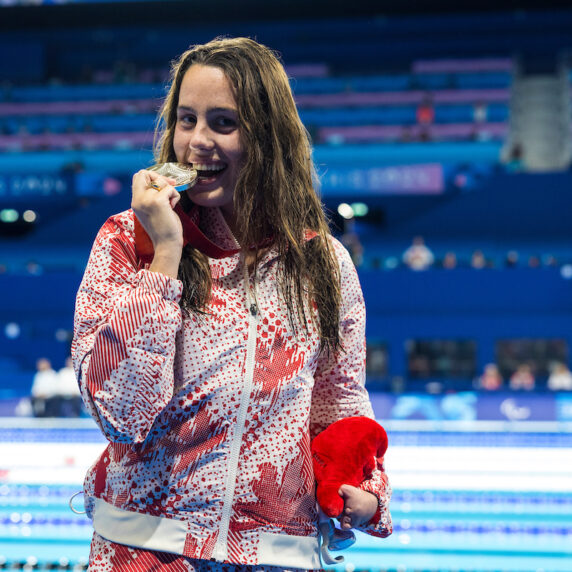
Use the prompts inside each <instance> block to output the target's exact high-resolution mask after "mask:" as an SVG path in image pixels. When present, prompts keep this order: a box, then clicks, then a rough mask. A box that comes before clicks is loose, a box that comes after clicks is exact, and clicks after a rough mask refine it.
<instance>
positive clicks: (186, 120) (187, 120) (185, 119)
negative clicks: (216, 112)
mask: <svg viewBox="0 0 572 572" xmlns="http://www.w3.org/2000/svg"><path fill="white" fill-rule="evenodd" d="M179 122H180V123H182V124H183V125H194V124H195V118H194V117H193V116H192V115H183V116H181V117H179Z"/></svg>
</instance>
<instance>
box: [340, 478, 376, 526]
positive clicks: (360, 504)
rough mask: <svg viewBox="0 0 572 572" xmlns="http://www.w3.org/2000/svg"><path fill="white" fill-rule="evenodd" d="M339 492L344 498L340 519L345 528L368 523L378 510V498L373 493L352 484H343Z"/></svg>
mask: <svg viewBox="0 0 572 572" xmlns="http://www.w3.org/2000/svg"><path fill="white" fill-rule="evenodd" d="M338 493H339V495H340V496H341V497H342V499H343V500H344V510H343V511H342V514H341V515H340V516H339V517H338V520H339V521H340V525H341V527H342V528H343V529H345V530H347V529H350V528H355V527H356V526H361V525H363V524H367V523H368V522H369V521H370V520H371V519H372V517H373V516H374V515H375V513H376V512H377V507H378V500H377V497H376V496H375V495H374V494H372V493H369V492H367V491H362V490H361V489H358V488H357V487H353V486H351V485H342V486H341V487H340V490H339V491H338Z"/></svg>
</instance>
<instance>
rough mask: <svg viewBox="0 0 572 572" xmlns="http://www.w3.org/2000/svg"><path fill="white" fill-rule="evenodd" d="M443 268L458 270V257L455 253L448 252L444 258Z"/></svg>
mask: <svg viewBox="0 0 572 572" xmlns="http://www.w3.org/2000/svg"><path fill="white" fill-rule="evenodd" d="M443 268H446V269H447V270H451V269H453V268H457V255H456V254H455V253H454V252H451V251H449V252H447V253H445V256H444V257H443Z"/></svg>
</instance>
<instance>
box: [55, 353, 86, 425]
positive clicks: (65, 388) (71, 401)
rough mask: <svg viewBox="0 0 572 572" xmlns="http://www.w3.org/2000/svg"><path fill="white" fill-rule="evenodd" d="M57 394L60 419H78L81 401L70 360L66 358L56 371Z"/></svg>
mask: <svg viewBox="0 0 572 572" xmlns="http://www.w3.org/2000/svg"><path fill="white" fill-rule="evenodd" d="M57 377H58V379H57V393H58V396H59V397H60V410H59V415H60V416H61V417H79V416H80V415H81V410H82V399H81V392H80V390H79V385H78V383H77V378H76V375H75V371H74V368H73V363H72V358H71V356H70V357H67V358H66V361H65V365H64V367H62V368H61V369H59V370H58V375H57Z"/></svg>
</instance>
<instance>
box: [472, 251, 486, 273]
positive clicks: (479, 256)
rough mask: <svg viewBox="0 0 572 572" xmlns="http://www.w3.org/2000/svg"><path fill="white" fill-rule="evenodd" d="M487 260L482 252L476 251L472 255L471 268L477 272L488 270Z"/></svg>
mask: <svg viewBox="0 0 572 572" xmlns="http://www.w3.org/2000/svg"><path fill="white" fill-rule="evenodd" d="M486 266H487V260H486V258H485V255H484V253H483V251H482V250H478V249H477V250H475V251H474V252H473V254H472V255H471V268H475V269H476V270H480V269H482V268H486Z"/></svg>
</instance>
